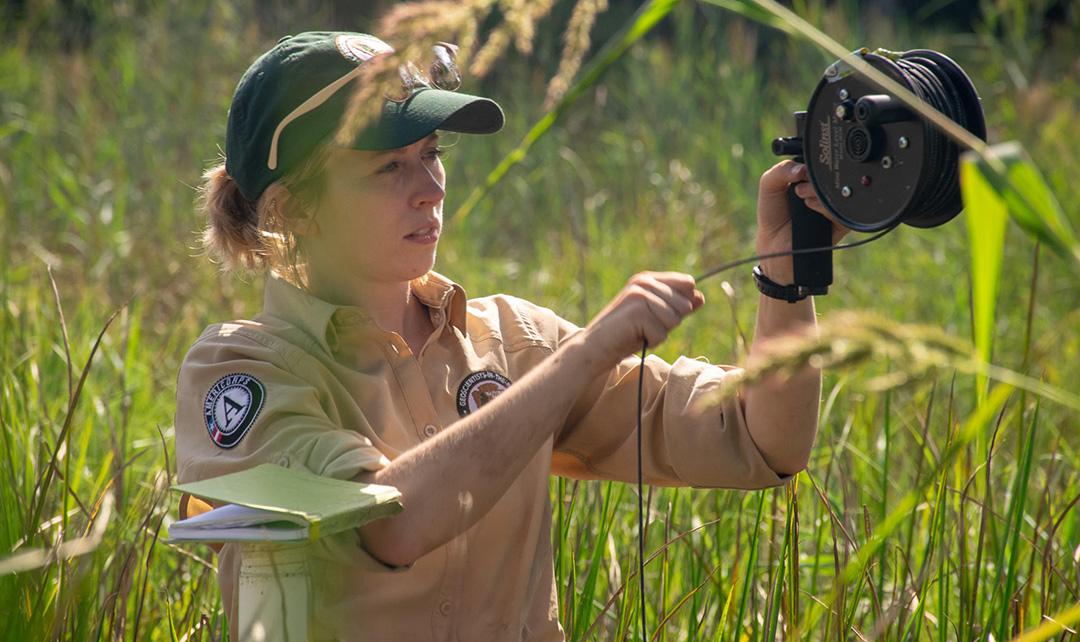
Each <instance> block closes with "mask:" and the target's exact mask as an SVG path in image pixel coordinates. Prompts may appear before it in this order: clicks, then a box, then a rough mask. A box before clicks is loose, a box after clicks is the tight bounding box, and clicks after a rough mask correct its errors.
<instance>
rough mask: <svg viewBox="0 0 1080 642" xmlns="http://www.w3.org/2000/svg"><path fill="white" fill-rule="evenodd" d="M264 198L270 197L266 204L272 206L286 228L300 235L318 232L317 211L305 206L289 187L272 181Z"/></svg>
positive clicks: (274, 214) (275, 214) (276, 216)
mask: <svg viewBox="0 0 1080 642" xmlns="http://www.w3.org/2000/svg"><path fill="white" fill-rule="evenodd" d="M263 198H265V199H268V200H267V205H266V206H267V207H269V208H270V210H271V212H272V214H273V216H274V217H275V218H277V220H279V221H281V224H282V227H283V228H284V229H286V230H288V231H289V232H291V233H293V234H295V235H296V236H300V237H304V236H312V235H314V234H318V232H319V226H318V224H317V223H316V222H315V212H314V211H313V210H312V209H311V208H310V207H306V206H304V204H303V203H301V202H300V199H298V198H296V196H294V195H293V193H292V192H290V191H289V188H288V187H285V186H284V185H282V184H281V183H277V182H275V183H271V184H270V186H269V187H267V188H266V192H265V193H264V194H263Z"/></svg>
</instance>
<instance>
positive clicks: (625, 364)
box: [552, 319, 790, 489]
mask: <svg viewBox="0 0 1080 642" xmlns="http://www.w3.org/2000/svg"><path fill="white" fill-rule="evenodd" d="M557 323H558V326H557V335H556V340H557V342H558V343H559V344H561V343H563V342H565V341H566V340H567V339H569V338H570V337H572V336H573V335H574V334H576V333H578V332H580V331H581V328H578V327H577V326H575V325H573V324H572V323H570V322H568V321H565V320H563V319H558V321H557ZM640 368H641V358H640V357H639V356H631V357H627V358H626V359H624V360H623V361H621V362H620V363H619V364H618V365H617V366H616V367H615V368H613V369H612V370H611V371H610V372H609V373H608V374H607V375H606V376H601V377H599V378H598V379H597V380H595V381H593V382H592V383H591V384H590V385H589V386H588V387H587V388H586V389H585V390H584V391H583V393H582V395H581V396H580V397H579V398H578V400H577V402H575V404H574V406H573V408H572V409H571V411H570V414H569V416H568V418H567V421H566V424H565V425H564V427H563V429H562V430H561V431H560V432H559V433H558V434H557V435H556V439H555V444H554V453H553V456H552V472H554V473H555V474H557V475H562V476H566V477H573V478H577V479H611V480H618V481H625V482H631V481H636V480H637V434H636V430H637V389H638V371H639V370H640ZM734 371H735V368H733V367H731V366H716V365H710V364H709V363H707V362H705V361H703V360H698V359H691V358H688V357H679V358H678V359H676V360H675V362H674V363H671V364H669V363H667V362H666V361H664V360H663V359H661V358H659V357H656V356H654V355H649V356H647V357H646V359H645V371H644V381H643V388H642V414H641V425H642V473H643V480H644V481H645V483H648V484H651V485H654V486H687V485H689V486H697V487H707V488H741V489H757V488H768V487H772V486H778V485H780V484H783V483H784V482H785V481H787V480H788V479H790V476H789V475H783V476H782V475H778V474H777V473H776V471H774V470H773V469H772V468H771V467H770V466H769V465H768V464H767V463H766V462H765V459H764V457H762V455H761V452H760V451H759V450H758V448H757V445H756V444H755V443H754V440H753V438H752V437H751V436H750V431H749V430H748V428H747V425H746V414H745V411H744V409H743V405H742V403H741V402H740V400H739V398H738V396H731V397H728V398H725V399H723V400H722V401H719V402H718V400H719V399H721V397H720V395H719V392H720V387H721V382H722V381H723V379H724V378H725V377H726V376H728V375H729V374H730V373H732V372H734Z"/></svg>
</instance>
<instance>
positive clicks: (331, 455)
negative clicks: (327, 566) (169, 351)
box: [175, 328, 389, 570]
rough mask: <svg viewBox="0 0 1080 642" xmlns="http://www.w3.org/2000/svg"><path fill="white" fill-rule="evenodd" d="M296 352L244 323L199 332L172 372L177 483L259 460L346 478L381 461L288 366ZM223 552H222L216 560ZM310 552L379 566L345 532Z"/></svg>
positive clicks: (377, 466)
mask: <svg viewBox="0 0 1080 642" xmlns="http://www.w3.org/2000/svg"><path fill="white" fill-rule="evenodd" d="M294 350H296V349H294ZM304 358H310V357H307V355H303V354H299V353H295V354H294V353H291V352H289V351H288V347H287V346H285V347H284V348H283V347H278V346H274V345H273V343H272V342H271V339H270V338H267V337H261V336H260V335H259V334H258V333H256V332H254V331H251V330H246V329H235V330H231V331H228V332H224V331H221V330H220V329H217V330H215V329H214V328H211V329H210V330H208V331H207V332H206V333H204V334H203V336H202V337H201V338H200V339H199V341H198V342H196V344H195V345H194V346H192V348H191V350H190V351H189V352H188V354H187V357H186V358H185V360H184V362H183V365H182V366H181V368H180V373H179V376H178V379H177V388H176V417H175V426H176V460H177V473H178V474H177V476H178V478H179V480H180V482H181V483H185V482H190V481H196V480H201V479H207V478H211V477H217V476H220V475H225V474H227V473H232V472H236V471H240V470H246V469H248V468H251V467H253V466H257V465H259V464H263V463H273V464H278V465H280V466H285V467H292V468H297V467H300V468H305V469H307V470H309V471H311V472H313V473H315V474H317V475H323V476H326V477H333V478H336V479H354V478H356V477H357V476H358V475H360V474H362V473H364V472H372V471H377V470H379V469H381V468H382V467H384V466H386V465H387V464H388V463H389V460H388V459H387V458H386V457H385V456H384V455H383V454H382V453H381V452H379V450H378V449H377V448H375V446H374V445H372V443H371V441H370V440H368V439H367V438H366V437H364V436H363V435H362V434H360V433H359V432H357V431H355V430H349V429H347V428H345V427H343V426H340V425H337V424H336V423H334V422H333V421H332V420H331V419H330V416H329V415H328V413H327V411H326V410H325V409H324V408H323V406H322V402H323V400H322V396H321V395H320V393H319V391H318V390H317V388H316V387H315V385H314V384H313V383H312V382H310V381H308V380H306V379H305V378H302V377H301V376H299V375H298V374H296V373H295V372H293V370H292V369H291V368H290V364H295V363H298V362H299V360H301V359H304ZM230 548H232V547H230V546H228V545H227V546H226V547H225V549H230ZM231 552H232V551H230V550H225V551H223V555H222V557H223V562H224V561H226V560H229V559H231V556H230V555H229V553H231ZM313 553H314V554H315V555H316V556H318V557H323V558H326V559H334V560H337V561H338V563H342V562H344V563H350V562H351V563H353V564H358V565H361V566H364V567H365V568H369V569H372V570H383V569H387V567H385V566H383V565H382V564H380V563H379V562H378V561H377V560H375V559H374V558H372V557H370V556H369V555H368V554H367V553H366V552H365V551H363V550H362V549H361V548H360V546H359V540H358V538H357V537H356V536H355V533H354V532H351V531H350V532H347V533H341V534H337V535H334V536H331V537H327V538H323V539H322V540H320V541H319V544H318V546H316V547H314V549H313Z"/></svg>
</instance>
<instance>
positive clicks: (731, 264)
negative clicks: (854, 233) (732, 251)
mask: <svg viewBox="0 0 1080 642" xmlns="http://www.w3.org/2000/svg"><path fill="white" fill-rule="evenodd" d="M897 225H899V223H894V224H893V225H890V226H889V227H887V228H885V229H883V230H881V231H880V232H878V233H877V234H875V235H873V236H871V237H868V238H865V239H862V240H861V241H855V242H854V243H843V244H841V245H829V246H826V247H804V248H802V249H801V250H786V251H783V252H772V253H770V254H757V255H755V256H748V257H746V258H742V259H738V260H735V261H729V262H727V263H721V264H720V265H718V266H716V267H714V268H713V269H711V270H709V271H707V272H705V273H704V274H702V275H700V276H696V277H694V280H695V281H699V282H700V281H704V280H705V279H708V278H710V277H713V276H716V275H717V274H720V273H721V272H725V271H727V270H730V269H731V268H734V267H739V266H740V265H746V264H747V263H753V262H754V261H760V260H762V259H774V258H777V257H781V256H795V255H796V254H810V253H812V252H828V251H831V250H846V249H848V248H853V247H859V246H860V245H866V244H867V243H869V242H871V241H876V240H878V239H879V238H881V237H883V236H885V235H886V234H888V233H889V232H891V231H893V230H894V229H896V226H897Z"/></svg>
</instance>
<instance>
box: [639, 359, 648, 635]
mask: <svg viewBox="0 0 1080 642" xmlns="http://www.w3.org/2000/svg"><path fill="white" fill-rule="evenodd" d="M648 349H649V341H648V339H642V340H641V368H640V369H639V370H638V380H637V520H638V526H637V527H638V586H639V589H640V593H641V641H642V642H645V639H646V638H645V631H646V630H647V629H646V628H645V491H644V488H643V484H642V477H643V475H642V474H641V397H642V394H641V389H642V386H643V385H644V383H645V376H644V371H645V351H646V350H648Z"/></svg>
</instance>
